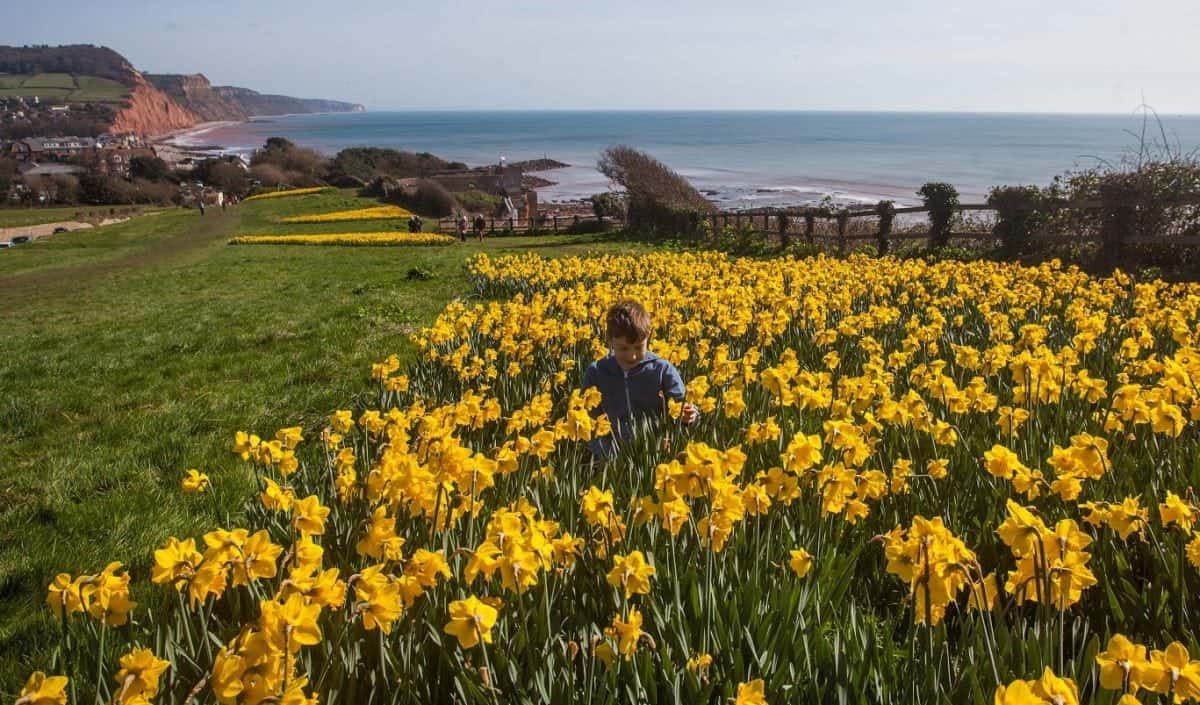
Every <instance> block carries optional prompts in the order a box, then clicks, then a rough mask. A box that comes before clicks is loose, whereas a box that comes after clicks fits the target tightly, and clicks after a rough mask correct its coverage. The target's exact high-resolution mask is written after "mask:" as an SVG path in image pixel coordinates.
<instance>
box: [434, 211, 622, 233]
mask: <svg viewBox="0 0 1200 705" xmlns="http://www.w3.org/2000/svg"><path fill="white" fill-rule="evenodd" d="M484 220H485V221H486V222H487V225H486V226H485V227H484V233H486V234H488V235H495V234H496V233H529V232H540V233H562V232H570V231H571V230H572V229H578V228H581V227H584V226H586V225H587V224H589V223H597V222H598V220H599V219H598V218H596V216H594V215H578V216H566V215H543V216H538V217H537V218H535V219H532V220H531V219H529V218H485V219H484ZM604 223H605V224H608V225H610V226H618V227H619V226H621V225H622V224H623V223H622V221H621V220H620V219H617V218H605V219H604ZM437 231H438V232H439V233H443V234H446V235H457V234H458V219H456V218H440V219H438V221H437ZM474 234H475V228H474V221H473V220H471V219H468V223H467V235H468V236H472V235H474Z"/></svg>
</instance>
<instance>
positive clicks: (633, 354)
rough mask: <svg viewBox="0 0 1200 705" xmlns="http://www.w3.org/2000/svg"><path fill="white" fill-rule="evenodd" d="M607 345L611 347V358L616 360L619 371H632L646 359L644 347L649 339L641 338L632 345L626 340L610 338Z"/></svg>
mask: <svg viewBox="0 0 1200 705" xmlns="http://www.w3.org/2000/svg"><path fill="white" fill-rule="evenodd" d="M608 343H609V345H611V346H612V349H613V356H614V357H616V358H617V364H618V365H620V366H621V369H623V370H632V369H633V368H635V367H637V365H638V363H639V362H641V361H642V360H643V359H644V358H645V357H646V347H647V345H649V343H650V339H649V338H643V339H642V340H640V341H638V342H636V343H634V342H632V341H630V340H629V339H628V338H612V339H611V340H609V341H608Z"/></svg>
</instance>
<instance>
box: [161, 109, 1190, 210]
mask: <svg viewBox="0 0 1200 705" xmlns="http://www.w3.org/2000/svg"><path fill="white" fill-rule="evenodd" d="M1160 122H1161V129H1160ZM1142 128H1143V116H1142V115H1141V114H1140V113H1138V114H1128V115H1118V114H1083V113H1078V114H1068V113H945V112H869V111H775V110H761V111H704V110H686V111H685V110H674V111H660V110H643V111H625V110H604V111H599V110H593V111H574V110H570V111H568V110H541V111H513V110H491V111H450V110H408V111H382V112H365V113H323V114H312V115H289V116H282V117H264V118H255V119H252V120H250V121H248V122H244V123H234V124H221V125H216V126H210V127H208V128H207V129H202V130H197V131H193V132H190V133H186V134H183V135H180V136H178V137H176V138H175V140H174V141H175V142H176V143H177V144H181V145H191V146H200V145H206V146H219V147H221V148H222V149H223V150H225V151H227V152H232V153H240V154H246V153H249V152H252V151H253V150H254V149H256V148H258V147H260V146H262V144H263V143H264V142H265V141H266V139H267V138H268V137H285V138H287V139H289V140H292V141H293V142H295V143H297V144H300V145H303V146H307V147H312V148H314V149H317V150H318V151H320V152H322V153H325V154H330V155H332V154H334V153H336V152H337V151H338V150H340V149H343V148H346V147H367V146H370V147H391V148H395V149H403V150H408V151H414V152H431V153H433V154H436V155H438V156H439V157H442V158H444V159H448V160H453V161H463V162H466V163H468V164H471V165H473V166H477V165H482V164H494V163H497V162H499V161H500V160H501V159H502V158H503V159H506V160H508V161H510V162H511V161H520V160H526V159H540V158H550V159H556V160H558V161H561V162H565V163H568V164H570V166H569V167H566V168H563V169H556V170H553V171H547V172H539V174H538V175H539V176H541V177H544V178H546V179H549V180H552V181H554V182H555V185H553V186H550V187H545V188H540V189H538V191H539V196H540V198H541V199H542V200H545V201H561V200H571V199H577V198H586V197H587V196H589V195H591V194H593V193H597V192H600V191H606V190H609V188H610V185H609V184H608V182H607V180H606V179H605V178H604V176H603V175H602V174H600V173H599V172H598V171H597V170H596V168H595V165H596V160H597V159H598V157H599V155H600V152H601V151H602V150H603V149H604V148H605V147H608V146H610V145H613V144H628V145H630V146H632V147H635V148H637V149H641V150H644V151H646V152H648V153H650V154H651V155H653V156H654V157H656V158H658V159H659V160H661V161H663V162H664V163H666V164H667V165H668V166H670V167H672V168H673V169H675V170H676V171H678V172H679V173H680V174H682V175H683V176H685V177H686V178H687V179H688V180H689V181H691V182H692V183H693V184H694V185H695V186H696V187H697V188H699V189H701V190H702V191H703V192H704V193H705V194H706V195H707V196H708V197H709V198H711V199H712V200H713V201H715V202H716V203H717V204H718V205H720V206H722V207H725V208H752V207H762V206H785V205H804V204H810V203H814V202H817V201H820V200H821V199H822V198H825V197H827V196H828V197H831V198H833V199H834V200H835V201H837V202H839V203H846V204H855V203H858V204H863V203H873V202H875V201H878V200H880V199H882V198H890V199H893V200H896V201H897V202H898V203H900V204H915V203H917V202H918V201H919V198H918V197H917V196H916V193H915V192H916V190H917V189H918V188H920V186H921V184H923V183H926V182H929V181H947V182H949V183H952V184H954V185H955V186H956V187H957V188H958V190H959V192H960V194H961V198H962V200H963V201H981V200H983V199H984V198H986V195H987V191H988V190H989V189H990V188H991V187H992V186H997V185H1018V184H1036V185H1046V184H1048V183H1049V182H1050V181H1051V180H1052V179H1053V178H1054V176H1056V175H1058V174H1062V173H1064V172H1066V171H1069V170H1073V169H1080V168H1087V167H1091V166H1095V165H1097V164H1103V163H1105V162H1108V163H1116V162H1119V161H1121V160H1122V159H1124V158H1129V157H1130V156H1131V155H1135V154H1136V151H1137V148H1138V144H1139V141H1140V140H1139V137H1138V136H1139V135H1140V133H1141V131H1142ZM1163 133H1165V135H1166V140H1167V143H1168V144H1169V147H1170V149H1171V150H1172V151H1174V152H1182V153H1189V152H1193V151H1194V150H1196V149H1197V148H1198V147H1200V115H1162V116H1159V119H1158V121H1156V120H1155V119H1154V118H1153V117H1152V118H1151V119H1150V120H1149V122H1148V124H1147V125H1146V138H1147V140H1148V141H1149V142H1151V143H1152V146H1153V147H1154V149H1155V150H1161V147H1162V144H1161V143H1162V141H1163V136H1162V135H1163Z"/></svg>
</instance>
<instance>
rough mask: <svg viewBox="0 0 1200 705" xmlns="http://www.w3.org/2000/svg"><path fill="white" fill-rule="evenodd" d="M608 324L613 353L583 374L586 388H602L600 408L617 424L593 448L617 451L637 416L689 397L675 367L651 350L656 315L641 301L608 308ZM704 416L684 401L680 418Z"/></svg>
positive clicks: (688, 420) (609, 452) (656, 413)
mask: <svg viewBox="0 0 1200 705" xmlns="http://www.w3.org/2000/svg"><path fill="white" fill-rule="evenodd" d="M605 324H606V326H607V329H608V330H607V333H608V343H609V346H610V347H611V352H609V354H608V356H606V357H604V358H602V359H600V360H597V361H596V362H593V363H592V364H591V365H589V366H588V368H587V371H586V372H584V374H583V388H584V389H587V388H589V387H595V388H597V389H598V390H600V397H601V403H600V409H601V410H602V411H603V412H604V413H605V414H608V420H609V422H610V423H611V424H612V438H609V439H596V441H593V442H592V444H591V448H592V451H593V452H595V453H597V454H600V455H612V454H613V452H614V451H615V449H614V448H613V443H612V441H613V439H616V440H618V441H620V440H625V439H627V438H628V437H629V435H630V434H631V433H632V431H633V419H634V418H637V417H642V416H650V417H657V416H662V415H663V414H664V413H665V412H666V406H667V400H668V399H674V400H675V401H683V398H684V394H685V392H686V389H685V388H684V385H683V378H682V377H680V376H679V370H677V369H675V365H672V364H671V363H670V362H668V361H667V360H664V359H662V358H661V357H659V356H658V355H655V354H654V353H652V352H650V351H649V350H647V346H648V344H649V342H650V331H651V325H650V314H648V313H646V309H645V308H643V307H642V305H641V304H640V303H638V302H636V301H632V300H625V301H618V302H617V303H615V304H613V305H612V307H611V308H609V309H608V313H607V314H606V315H605ZM698 416H699V411H698V410H697V409H696V407H695V406H694V405H692V404H690V403H687V402H684V404H683V408H682V409H681V412H680V420H681V421H682V422H683V423H685V424H689V425H690V424H692V423H694V422H695V421H696V418H697V417H698ZM597 441H604V442H603V443H597Z"/></svg>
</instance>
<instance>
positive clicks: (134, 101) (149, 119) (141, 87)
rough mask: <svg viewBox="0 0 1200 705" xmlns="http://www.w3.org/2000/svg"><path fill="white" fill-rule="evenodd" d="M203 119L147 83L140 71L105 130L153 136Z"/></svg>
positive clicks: (182, 127) (188, 125)
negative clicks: (121, 105)
mask: <svg viewBox="0 0 1200 705" xmlns="http://www.w3.org/2000/svg"><path fill="white" fill-rule="evenodd" d="M200 122H203V120H202V119H201V118H200V116H198V115H196V113H194V112H192V111H191V110H188V109H187V108H184V107H183V106H181V105H180V104H179V103H178V102H176V101H175V100H174V99H173V98H171V96H169V95H167V94H166V93H163V92H162V91H160V90H159V89H157V88H155V87H154V86H152V85H150V83H149V82H147V81H146V79H144V78H142V76H141V75H140V74H139V75H138V76H137V79H136V80H135V81H134V85H133V87H132V88H131V89H130V91H129V101H128V103H127V104H126V105H125V106H124V107H122V108H121V109H120V110H119V111H117V114H116V116H115V117H114V118H113V122H112V125H110V126H109V128H108V131H109V132H112V133H123V132H132V133H135V134H138V135H144V136H149V137H152V136H155V135H161V134H164V133H166V132H170V131H171V130H181V129H184V128H188V127H192V126H193V125H195V124H197V123H200Z"/></svg>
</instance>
